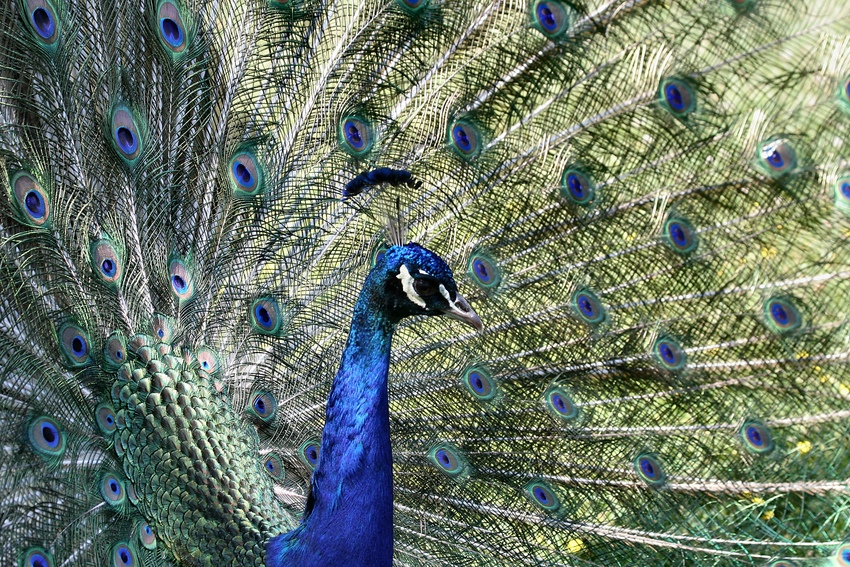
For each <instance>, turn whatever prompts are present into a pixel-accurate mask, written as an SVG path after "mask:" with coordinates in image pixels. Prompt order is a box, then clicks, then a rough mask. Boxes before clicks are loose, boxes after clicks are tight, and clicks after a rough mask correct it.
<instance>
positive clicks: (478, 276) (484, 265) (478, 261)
mask: <svg viewBox="0 0 850 567" xmlns="http://www.w3.org/2000/svg"><path fill="white" fill-rule="evenodd" d="M466 272H467V274H469V276H470V278H471V279H472V281H473V282H475V284H477V285H478V287H480V288H481V289H483V290H485V291H492V290H495V289H496V288H497V287H499V284H500V283H501V281H502V272H501V271H500V270H499V267H498V264H497V263H496V260H495V259H494V258H493V257H492V256H490V255H489V254H488V253H486V252H483V251H478V252H473V253H472V254H471V255H470V256H469V263H468V264H467V268H466Z"/></svg>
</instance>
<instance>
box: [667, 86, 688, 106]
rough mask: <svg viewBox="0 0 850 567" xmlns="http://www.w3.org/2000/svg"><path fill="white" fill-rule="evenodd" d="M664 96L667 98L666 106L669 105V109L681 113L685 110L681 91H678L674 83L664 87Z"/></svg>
mask: <svg viewBox="0 0 850 567" xmlns="http://www.w3.org/2000/svg"><path fill="white" fill-rule="evenodd" d="M664 95H665V97H666V98H667V104H669V105H670V108H672V109H673V110H675V111H677V112H681V111H683V110H684V109H685V101H684V99H683V98H682V91H680V90H679V87H678V86H676V85H675V84H674V83H669V84H668V85H667V86H665V87H664Z"/></svg>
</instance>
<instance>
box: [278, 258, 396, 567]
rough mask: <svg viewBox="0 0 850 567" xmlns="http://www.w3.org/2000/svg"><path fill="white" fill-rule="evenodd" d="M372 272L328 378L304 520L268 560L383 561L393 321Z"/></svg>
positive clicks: (389, 524)
mask: <svg viewBox="0 0 850 567" xmlns="http://www.w3.org/2000/svg"><path fill="white" fill-rule="evenodd" d="M376 279H377V278H376V277H375V274H374V273H373V274H370V276H369V278H367V281H366V285H365V286H364V288H363V291H362V292H361V294H360V297H359V298H358V300H357V305H356V306H355V308H354V317H353V321H352V324H351V331H350V333H349V336H348V342H347V343H346V345H345V351H344V352H343V355H342V363H341V364H340V368H339V371H338V372H337V374H336V378H334V382H333V386H332V387H331V392H330V396H329V397H328V404H327V409H326V417H325V429H324V432H323V433H322V450H321V453H320V457H319V464H318V466H317V467H316V470H315V471H314V472H313V483H312V484H313V486H312V493H311V495H310V500H309V501H308V504H307V510H306V512H305V519H304V521H303V523H302V524H301V525H300V526H299V527H298V528H296V529H295V530H293V531H291V532H289V533H286V534H282V535H279V536H277V537H275V538H272V539H271V540H270V541H269V543H268V546H267V553H266V565H268V566H270V567H283V566H286V567H297V566H301V565H304V566H306V565H309V566H311V567H319V566H324V565H327V566H337V565H346V566H350V567H358V566H363V567H366V566H374V567H383V566H386V567H389V566H390V565H391V564H392V554H393V498H392V493H393V482H392V448H391V447H390V418H389V403H388V401H387V373H388V371H389V364H390V344H391V343H392V335H393V329H394V327H395V324H394V322H393V321H392V320H391V319H390V317H388V316H387V314H386V313H385V312H384V310H385V309H386V307H385V305H386V303H385V302H384V301H382V299H381V297H380V296H379V295H378V294H379V293H380V291H381V287H382V286H380V285H376V281H375V280H376Z"/></svg>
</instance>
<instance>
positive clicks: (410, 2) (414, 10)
mask: <svg viewBox="0 0 850 567" xmlns="http://www.w3.org/2000/svg"><path fill="white" fill-rule="evenodd" d="M395 1H396V4H398V5H399V6H401V8H402V9H403V10H404V11H405V12H406V13H407V14H409V15H411V16H414V15H418V14H419V13H420V12H422V10H423V9H424V8H425V7H426V6H428V4H429V3H430V0H395Z"/></svg>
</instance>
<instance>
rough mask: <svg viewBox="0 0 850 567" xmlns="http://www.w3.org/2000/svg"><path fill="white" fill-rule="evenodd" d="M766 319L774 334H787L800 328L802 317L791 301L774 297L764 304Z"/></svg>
mask: <svg viewBox="0 0 850 567" xmlns="http://www.w3.org/2000/svg"><path fill="white" fill-rule="evenodd" d="M764 317H765V320H766V321H767V326H768V328H770V330H771V331H773V332H774V333H787V332H790V331H794V330H796V329H798V328H800V325H801V324H802V317H801V316H800V311H799V310H798V309H797V307H796V306H795V305H794V303H793V302H792V300H791V299H789V298H786V297H772V298H770V299H768V300H767V301H765V302H764Z"/></svg>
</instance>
